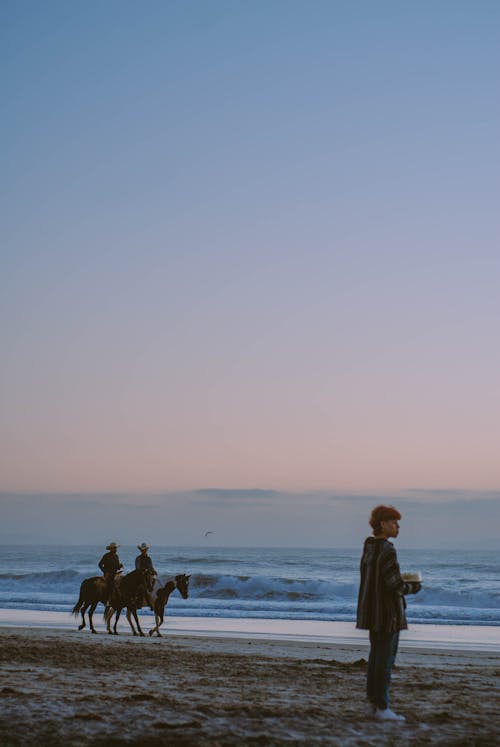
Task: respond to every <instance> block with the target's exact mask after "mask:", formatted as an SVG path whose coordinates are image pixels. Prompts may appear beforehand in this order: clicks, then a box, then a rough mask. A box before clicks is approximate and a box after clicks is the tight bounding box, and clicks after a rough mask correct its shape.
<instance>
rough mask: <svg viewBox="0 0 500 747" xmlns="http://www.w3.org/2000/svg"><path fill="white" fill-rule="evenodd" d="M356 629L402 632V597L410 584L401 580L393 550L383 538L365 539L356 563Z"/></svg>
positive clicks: (403, 627)
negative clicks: (357, 577) (357, 565)
mask: <svg viewBox="0 0 500 747" xmlns="http://www.w3.org/2000/svg"><path fill="white" fill-rule="evenodd" d="M360 575H361V581H360V585H359V595H358V611H357V619H356V627H357V628H362V629H363V630H372V631H375V632H384V633H395V632H396V631H399V630H406V628H407V627H408V625H407V622H406V614H405V609H406V601H405V598H404V594H409V593H411V591H412V586H411V584H407V583H405V582H404V581H403V579H402V578H401V572H400V570H399V563H398V559H397V555H396V550H395V549H394V545H393V544H392V543H391V542H388V540H386V539H377V538H376V537H368V539H367V540H365V544H364V547H363V555H362V556H361V563H360Z"/></svg>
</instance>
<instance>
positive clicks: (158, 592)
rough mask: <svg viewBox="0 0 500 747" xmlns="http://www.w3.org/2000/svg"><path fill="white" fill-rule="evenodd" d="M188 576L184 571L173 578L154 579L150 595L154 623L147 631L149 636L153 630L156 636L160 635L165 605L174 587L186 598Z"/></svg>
mask: <svg viewBox="0 0 500 747" xmlns="http://www.w3.org/2000/svg"><path fill="white" fill-rule="evenodd" d="M190 578H191V576H186V574H185V573H180V574H179V575H178V576H174V578H170V579H167V580H165V581H163V583H162V582H161V581H160V580H159V579H156V580H155V582H154V585H153V591H152V593H151V597H152V602H153V610H154V613H155V623H156V625H155V626H154V628H151V630H150V631H149V635H150V636H152V635H153V633H155V632H156V635H157V636H161V633H160V625H162V623H163V617H164V613H165V607H166V606H167V602H168V598H169V596H170V594H171V593H172V592H173V591H174V590H175V589H179V591H180V593H181V596H182V598H183V599H187V598H188V595H189V579H190Z"/></svg>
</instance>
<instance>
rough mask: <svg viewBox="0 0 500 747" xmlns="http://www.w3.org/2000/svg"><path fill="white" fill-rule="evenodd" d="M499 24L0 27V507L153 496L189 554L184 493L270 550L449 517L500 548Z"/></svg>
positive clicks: (194, 6)
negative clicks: (371, 514) (417, 515)
mask: <svg viewBox="0 0 500 747" xmlns="http://www.w3.org/2000/svg"><path fill="white" fill-rule="evenodd" d="M499 22H500V6H499V4H498V3H497V2H493V1H491V2H490V1H489V0H479V1H478V2H463V1H462V0H456V1H455V0H453V2H452V1H451V0H449V1H448V0H441V1H440V2H434V1H432V2H430V1H426V0H423V2H419V3H406V2H399V1H398V2H387V1H385V0H381V1H380V2H377V3H372V2H368V1H363V0H359V1H356V2H351V1H349V2H347V1H346V2H342V1H340V0H339V1H336V0H328V2H327V1H326V0H325V1H324V0H314V1H313V2H306V1H305V0H301V1H300V2H298V1H297V0H286V1H285V0H266V1H265V2H264V1H263V0H255V1H254V2H243V1H239V0H231V1H229V0H228V1H226V0H213V1H212V2H206V1H205V0H204V1H201V0H183V2H170V1H169V0H164V1H163V2H155V1H154V0H148V2H147V3H135V2H126V1H125V2H114V1H113V0H108V1H107V2H104V3H100V2H99V3H98V2H94V1H93V0H91V1H90V2H87V3H77V2H73V3H68V2H57V1H55V0H49V1H48V2H46V3H43V4H40V3H37V2H33V1H30V0H28V1H27V2H23V3H4V4H3V5H2V8H1V10H0V29H1V30H0V34H1V44H0V47H1V49H2V65H1V68H2V71H3V72H2V73H1V76H2V102H3V107H2V108H3V113H2V118H1V121H0V136H1V143H2V169H1V173H2V176H1V177H0V180H1V186H2V199H1V205H2V207H1V215H0V219H1V233H2V235H3V237H4V238H3V240H2V249H1V250H0V251H1V259H0V318H1V320H2V324H1V337H0V343H1V349H2V353H3V354H2V367H1V387H0V475H1V478H0V480H1V481H0V492H1V493H2V496H3V499H5V500H6V501H7V503H8V505H11V504H16V506H17V508H16V510H17V512H18V514H19V512H20V511H21V506H24V505H25V504H24V503H23V502H22V501H23V500H24V501H26V500H31V503H30V504H29V505H31V506H33V505H35V504H37V505H39V506H42V505H48V504H45V503H44V501H49V498H50V496H57V495H59V496H60V497H61V498H60V499H61V500H62V497H64V496H66V498H65V499H64V500H66V501H67V502H68V507H71V506H74V503H73V501H74V496H75V495H78V496H80V500H82V501H83V504H84V505H86V506H88V507H89V508H90V507H91V506H92V505H94V504H93V503H92V500H93V499H94V498H95V496H100V497H99V499H98V500H99V501H104V502H106V501H109V500H111V499H110V498H109V496H121V497H117V498H116V500H117V501H119V502H120V505H121V504H122V503H123V501H124V500H125V498H124V496H133V498H130V502H131V503H132V504H133V505H134V506H137V507H144V506H146V505H149V504H150V497H151V496H156V498H155V500H163V499H162V498H161V496H165V495H167V496H169V499H168V502H169V505H170V507H171V510H170V511H169V515H172V514H173V515H175V516H179V519H180V518H181V517H182V522H181V523H182V524H183V525H184V526H189V525H190V523H191V522H190V516H189V512H188V513H186V510H187V509H186V508H185V507H186V506H188V505H190V506H191V510H192V512H193V513H194V514H196V512H197V511H198V509H199V505H198V504H199V502H200V500H201V499H200V495H202V496H204V500H203V502H202V504H200V505H202V506H203V507H207V506H208V505H209V502H208V501H207V500H205V499H206V498H207V494H205V493H201V494H200V493H199V492H197V491H200V490H202V491H206V490H215V491H222V494H223V495H224V501H225V505H226V509H225V511H226V513H225V515H226V516H227V506H228V505H229V506H230V507H231V512H232V513H231V512H230V513H231V515H233V514H234V516H236V514H237V513H238V512H239V511H240V512H241V504H242V502H241V496H242V492H241V491H243V495H247V498H245V499H244V501H246V503H245V505H247V504H249V500H250V504H251V505H252V506H253V508H252V509H251V510H250V509H248V512H247V513H245V517H246V521H247V522H250V523H249V524H248V526H250V524H251V523H252V522H253V521H255V522H258V521H260V520H261V519H262V516H261V514H260V513H259V510H258V506H257V499H256V498H255V496H253V497H252V498H251V499H249V498H248V496H249V495H252V493H251V492H250V493H245V491H254V490H258V491H263V495H271V496H273V497H272V498H271V499H269V501H268V504H267V505H268V506H269V509H268V510H267V511H268V513H267V519H266V523H267V525H268V526H267V528H266V531H265V533H264V534H265V535H266V537H267V536H268V535H269V542H270V543H271V544H272V543H273V541H275V542H277V543H278V544H287V541H286V540H287V537H286V536H285V537H283V530H282V526H283V525H282V513H283V511H282V510H278V508H277V506H278V504H279V505H280V506H281V508H282V509H283V508H286V507H287V506H288V507H291V506H292V505H293V506H295V508H294V510H293V511H291V514H290V516H294V517H295V519H294V521H296V522H298V524H300V522H301V521H302V520H303V516H302V513H301V512H303V513H304V515H306V516H309V517H312V516H314V515H315V513H314V511H315V509H314V508H313V507H314V506H316V504H318V505H321V507H322V509H321V511H320V512H319V514H320V515H321V516H322V517H323V520H324V518H325V517H328V516H330V514H329V513H328V510H327V508H326V507H331V502H329V501H328V499H327V497H328V496H331V495H334V496H337V497H338V496H339V495H340V496H347V495H350V496H351V500H350V501H347V504H348V505H351V508H352V512H351V514H350V516H351V517H355V518H356V521H357V520H358V518H359V516H358V513H357V508H355V506H359V505H360V504H359V496H363V495H364V496H369V497H370V500H371V499H372V497H373V498H377V497H379V496H382V497H383V496H389V497H390V496H393V497H395V499H396V500H397V499H398V498H399V499H403V498H404V499H405V500H407V499H408V500H409V498H408V496H410V498H411V501H414V502H415V505H420V507H421V509H422V515H423V514H424V513H425V511H426V506H427V501H428V500H434V502H435V504H436V510H438V508H439V507H441V508H442V506H443V505H444V504H443V500H442V496H448V497H449V496H450V495H452V496H453V498H452V499H449V498H447V500H446V501H445V502H444V503H446V504H447V505H451V504H449V500H452V502H453V501H454V502H456V503H457V505H460V506H462V507H463V506H464V505H465V503H466V504H467V505H468V506H469V507H470V509H471V511H472V513H471V514H467V515H468V516H473V515H474V511H476V512H477V507H478V506H479V505H480V504H481V502H482V501H484V500H486V501H489V504H488V505H489V506H490V507H493V508H494V511H493V513H492V516H493V515H495V516H496V517H497V525H496V526H497V527H498V528H500V527H499V525H498V514H495V511H496V507H497V502H498V497H499V492H498V491H499V490H500V459H499V443H500V393H499V391H500V390H499V381H500V347H499V345H498V327H499V318H500V300H499V297H500V294H499V293H498V288H499V281H500V253H499V250H498V247H499V238H500V231H499V219H498V197H499V174H500V169H499V166H500V163H499V161H500V158H499V147H498V145H499V138H498V133H499V131H500V128H499V125H500V116H499V114H500V95H499V88H498V70H499V69H500V64H499V63H500V59H499V58H500V44H499V42H500V23H499ZM408 491H410V492H408ZM411 491H414V492H411ZM188 495H194V496H195V497H196V496H197V498H196V500H195V504H196V506H197V508H193V505H194V504H192V503H190V502H189V500H190V499H189V500H188V498H186V496H188ZM209 495H210V496H211V497H210V500H212V497H213V494H209ZM259 495H260V496H261V497H262V495H261V494H260V493H259ZM44 496H45V497H44ZM47 496H49V497H47ZM72 496H73V497H72ZM102 496H105V498H102ZM106 496H107V498H106ZM175 496H177V497H175ZM179 496H184V497H183V498H182V500H181V499H180V498H179ZM231 496H232V497H231ZM277 496H279V498H277ZM436 496H437V497H436ZM464 496H467V500H466V501H464ZM93 497H94V498H93ZM50 500H52V498H50ZM54 500H55V498H54ZM113 500H114V499H113ZM127 500H128V499H127ZM197 501H198V502H197ZM252 501H253V503H252ZM475 501H477V503H475ZM37 502H38V503H37ZM49 502H50V501H49ZM111 502H112V501H111ZM125 502H127V501H126V500H125ZM50 505H52V504H50ZM412 505H413V504H412ZM273 506H274V509H272V507H273ZM441 508H439V510H441ZM13 510H14V509H13ZM68 510H69V508H68ZM290 510H291V509H290ZM363 511H364V512H363V516H364V515H365V513H366V510H365V509H364V510H363ZM60 513H61V512H60V511H55V512H54V521H55V522H56V525H55V526H54V532H53V535H54V537H55V536H56V535H57V536H60V535H62V534H65V532H66V530H67V527H66V526H65V525H64V523H63V522H62V521H61V524H60V525H59V524H58V523H57V522H58V519H57V517H58V516H59V515H60ZM459 513H460V512H459ZM319 514H318V515H319ZM451 514H453V511H451ZM202 515H203V517H204V514H203V511H202ZM204 518H205V517H204ZM208 518H209V517H207V519H208ZM12 520H13V521H14V519H12ZM311 520H312V519H311ZM363 521H364V522H365V519H363ZM457 522H458V518H457ZM205 523H206V522H205ZM319 523H321V522H319ZM458 523H460V522H458ZM260 525H261V526H262V521H260ZM9 526H10V525H9ZM15 526H17V525H15V523H14V524H12V531H13V532H16V531H18V530H17V529H15ZM229 526H230V523H229V524H228V529H227V531H228V532H229ZM238 526H239V524H238V521H237V520H236V519H235V520H234V523H233V524H231V527H232V530H235V531H236V528H237V527H238ZM464 527H465V525H462V523H460V527H459V529H460V531H459V533H458V535H457V536H460V537H462V538H466V536H467V530H466V529H465V528H464ZM58 528H59V529H60V531H58ZM123 530H124V531H126V527H125V525H124V528H123ZM33 531H35V530H34V529H33ZM127 531H128V530H127ZM321 531H322V530H321ZM321 531H320V534H321ZM362 531H363V532H364V527H363V530H362ZM457 531H458V524H457ZM288 532H289V534H288V540H289V541H290V542H293V541H297V542H298V541H299V540H300V536H298V533H297V524H296V523H294V522H290V526H289V528H288ZM49 534H50V532H48V530H47V532H45V533H44V534H43V536H44V537H45V536H47V537H49ZM108 534H109V533H108ZM450 534H453V532H452V529H451V528H450ZM310 535H311V536H312V537H315V536H316V535H315V531H313V530H311V532H310ZM16 536H17V535H16ZM50 536H52V534H50ZM189 536H190V535H189V532H186V540H187V539H189ZM232 536H233V537H240V535H239V534H238V531H237V532H236V534H232ZM252 536H253V535H252ZM255 536H256V540H258V538H259V537H258V531H257V528H256V529H255ZM308 536H309V535H308ZM353 536H354V535H353ZM477 536H478V537H479V534H478V535H477ZM491 536H493V532H491ZM356 537H357V534H356ZM478 541H479V540H478ZM315 544H316V542H315ZM327 544H328V543H327Z"/></svg>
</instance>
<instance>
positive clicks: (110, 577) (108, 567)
mask: <svg viewBox="0 0 500 747" xmlns="http://www.w3.org/2000/svg"><path fill="white" fill-rule="evenodd" d="M118 548H119V545H117V544H116V542H110V543H109V545H107V546H106V550H107V551H108V552H106V553H104V555H103V556H102V558H101V559H100V561H99V568H100V569H101V571H102V572H103V574H104V578H105V579H106V582H107V584H108V596H109V595H110V594H111V592H112V591H113V586H114V583H115V576H116V575H117V573H120V571H121V569H122V568H123V563H120V558H119V557H118V552H117V550H118Z"/></svg>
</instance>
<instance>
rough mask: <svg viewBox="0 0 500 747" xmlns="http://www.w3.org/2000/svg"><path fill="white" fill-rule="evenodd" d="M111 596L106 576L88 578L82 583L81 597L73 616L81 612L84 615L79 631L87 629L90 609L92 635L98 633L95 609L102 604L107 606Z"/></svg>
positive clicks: (74, 608)
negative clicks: (86, 615) (87, 617)
mask: <svg viewBox="0 0 500 747" xmlns="http://www.w3.org/2000/svg"><path fill="white" fill-rule="evenodd" d="M108 596H109V586H108V581H107V579H105V578H104V576H93V577H92V578H86V579H85V580H84V581H82V585H81V586H80V596H79V598H78V602H77V603H76V604H75V606H74V607H73V612H72V614H73V615H75V617H76V616H77V615H78V613H79V612H80V613H81V615H82V624H81V625H79V626H78V630H82V629H83V628H84V627H85V613H86V611H87V609H88V608H89V607H90V609H89V626H90V630H91V631H92V633H97V630H96V629H95V628H94V624H93V622H92V616H93V614H94V612H95V608H96V607H97V605H98V604H99V602H102V603H103V604H106V602H107V599H108Z"/></svg>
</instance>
